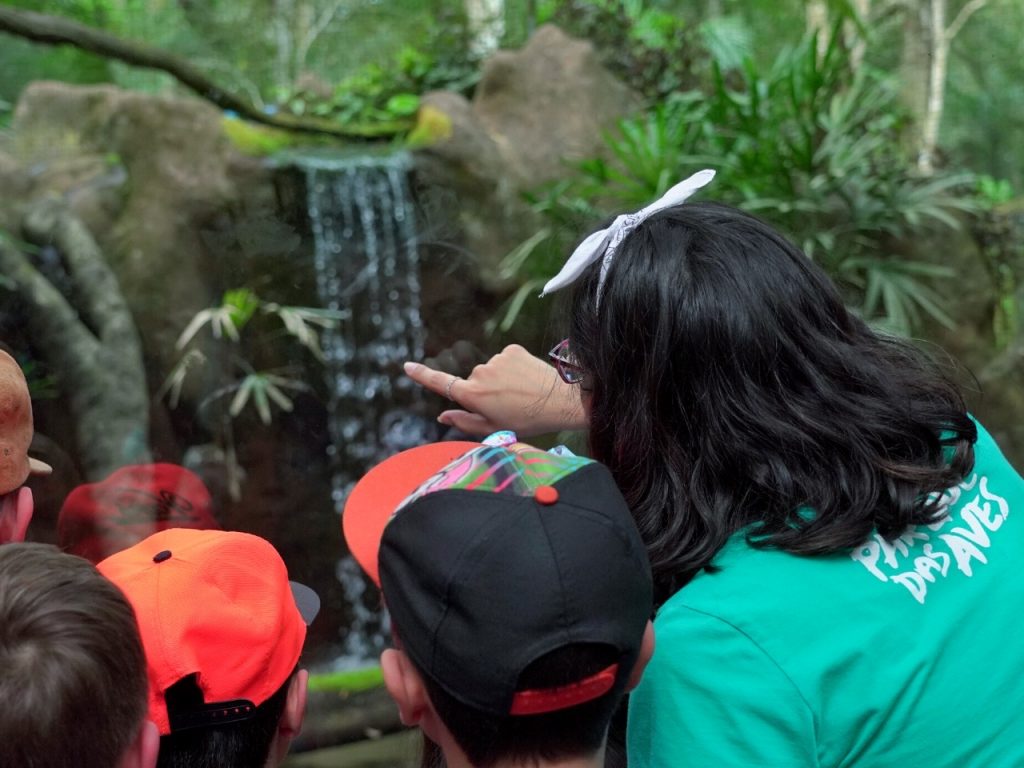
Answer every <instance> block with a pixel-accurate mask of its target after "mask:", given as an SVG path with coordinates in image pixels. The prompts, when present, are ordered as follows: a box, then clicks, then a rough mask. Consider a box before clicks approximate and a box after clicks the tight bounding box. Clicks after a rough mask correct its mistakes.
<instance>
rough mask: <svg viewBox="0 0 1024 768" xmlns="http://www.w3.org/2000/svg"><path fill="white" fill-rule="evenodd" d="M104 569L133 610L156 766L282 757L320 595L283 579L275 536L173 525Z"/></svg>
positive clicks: (294, 725)
mask: <svg viewBox="0 0 1024 768" xmlns="http://www.w3.org/2000/svg"><path fill="white" fill-rule="evenodd" d="M97 567H98V569H99V571H100V573H102V574H103V575H104V576H106V577H107V578H108V579H110V580H111V581H112V582H114V583H115V584H116V585H117V586H118V587H120V588H121V590H122V591H123V592H124V593H125V596H126V597H127V598H128V600H129V602H130V603H131V604H132V607H133V608H134V609H135V615H136V617H137V618H138V622H139V631H140V634H141V635H142V645H143V647H144V649H145V652H146V663H147V668H148V673H149V718H150V719H151V720H152V721H153V722H155V723H156V725H157V728H158V729H159V731H160V755H159V761H158V763H157V765H158V768H188V767H189V766H201V765H210V766H213V765H216V766H219V767H220V768H255V767H257V766H259V767H260V768H263V767H264V766H265V767H267V768H271V767H272V766H275V765H277V764H278V763H279V762H280V761H281V760H283V759H284V756H285V754H286V753H287V751H288V745H289V743H290V742H291V739H292V737H294V736H295V735H296V734H297V733H298V731H299V728H300V726H301V725H302V719H303V714H304V711H305V706H306V682H307V677H308V676H307V673H306V671H305V670H301V669H298V666H297V665H298V662H299V656H300V655H301V653H302V645H303V642H304V641H305V638H306V626H307V625H308V624H309V622H311V621H312V620H313V617H314V616H315V615H316V613H317V611H318V610H319V607H320V600H319V598H318V597H317V596H316V594H315V593H314V592H313V591H312V590H311V589H309V588H308V587H304V586H303V585H301V584H296V583H295V582H291V581H289V580H288V572H287V569H286V568H285V564H284V561H282V560H281V557H280V555H278V553H277V551H276V550H275V549H274V548H273V547H272V546H271V545H270V543H269V542H267V541H266V540H264V539H261V538H259V537H258V536H253V535H251V534H248V533H238V532H234V531H213V530H193V529H184V528H172V529H169V530H166V531H161V532H159V533H155V534H153V535H152V536H150V537H149V538H147V539H145V540H143V541H141V542H140V543H138V544H136V545H135V546H133V547H130V548H128V549H125V550H122V551H121V552H118V553H117V554H114V555H111V556H110V557H108V558H107V559H106V560H104V561H103V562H101V563H100V564H99V565H98V566H97Z"/></svg>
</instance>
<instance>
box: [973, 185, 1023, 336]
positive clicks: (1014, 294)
mask: <svg viewBox="0 0 1024 768" xmlns="http://www.w3.org/2000/svg"><path fill="white" fill-rule="evenodd" d="M977 184H978V186H977V196H978V205H979V207H980V208H981V214H980V215H979V216H977V217H976V218H975V219H974V221H973V222H972V227H971V229H972V232H971V234H972V236H973V237H974V240H975V242H976V243H977V244H978V249H979V253H980V256H981V264H982V266H983V267H984V269H985V272H986V274H987V275H988V278H989V281H990V285H991V291H992V293H991V316H992V337H993V341H994V342H995V349H996V351H1002V350H1005V349H1006V348H1007V347H1009V346H1010V344H1011V343H1012V342H1013V341H1014V340H1015V339H1016V338H1017V336H1018V334H1019V333H1020V330H1021V281H1020V278H1019V277H1018V275H1019V273H1020V269H1021V268H1022V267H1024V232H1022V231H1021V223H1020V220H1021V210H1024V206H1022V204H1021V200H1020V199H1019V198H1017V197H1016V195H1015V192H1014V189H1013V185H1012V184H1011V183H1010V182H1009V181H1008V180H1006V179H994V178H992V177H991V176H987V175H981V176H979V177H978V179H977Z"/></svg>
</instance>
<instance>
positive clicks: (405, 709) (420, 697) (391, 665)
mask: <svg viewBox="0 0 1024 768" xmlns="http://www.w3.org/2000/svg"><path fill="white" fill-rule="evenodd" d="M380 669H381V673H382V674H383V675H384V687H385V688H387V689H388V693H389V694H390V695H391V698H392V699H394V701H395V704H397V705H398V714H399V717H401V719H402V724H403V725H419V724H420V722H421V721H422V720H423V716H424V714H426V712H427V708H428V704H427V701H428V699H427V692H426V689H425V688H424V687H423V680H421V679H420V675H419V673H418V672H417V671H416V669H415V667H413V665H412V662H410V661H409V657H408V656H406V655H405V653H403V652H402V651H399V650H395V649H394V648H389V649H388V650H386V651H384V652H383V653H382V654H381V655H380Z"/></svg>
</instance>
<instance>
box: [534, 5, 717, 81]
mask: <svg viewBox="0 0 1024 768" xmlns="http://www.w3.org/2000/svg"><path fill="white" fill-rule="evenodd" d="M537 15H538V22H539V23H546V22H552V23H554V24H557V25H558V26H560V27H562V28H563V29H565V30H566V31H568V32H569V33H570V34H572V35H575V36H576V37H582V38H586V39H587V40H590V41H591V42H592V43H593V44H594V45H595V47H596V48H597V50H598V52H599V53H600V55H601V59H602V61H604V63H605V65H606V66H608V68H609V69H611V70H612V72H614V73H615V74H617V75H618V76H619V77H621V78H622V79H623V80H624V81H625V82H626V83H627V84H629V85H630V86H632V87H633V88H635V89H636V90H638V91H639V92H640V93H642V94H643V95H644V96H646V97H647V98H649V99H650V100H651V101H657V100H660V99H663V98H665V97H666V96H667V95H668V94H670V93H672V92H674V91H677V90H679V89H683V88H690V87H693V86H694V85H695V83H696V73H695V70H696V66H697V59H696V57H695V54H696V53H698V46H697V45H695V43H696V41H697V38H696V36H695V34H694V32H695V30H693V29H691V28H690V27H689V26H688V25H687V24H686V22H685V21H684V19H683V17H682V16H681V15H679V14H677V13H671V12H669V11H668V10H666V9H664V8H662V7H660V6H659V4H657V3H655V2H650V1H649V0H557V1H555V2H544V3H541V4H540V7H539V8H538V14H537Z"/></svg>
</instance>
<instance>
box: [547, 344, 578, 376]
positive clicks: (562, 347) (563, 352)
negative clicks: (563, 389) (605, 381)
mask: <svg viewBox="0 0 1024 768" xmlns="http://www.w3.org/2000/svg"><path fill="white" fill-rule="evenodd" d="M548 359H549V360H551V362H552V363H554V365H555V370H556V371H558V375H559V377H561V379H562V381H564V382H565V383H566V384H582V383H583V378H584V373H583V368H581V367H580V364H579V363H577V362H576V357H575V356H574V355H573V353H572V350H571V349H570V348H569V340H568V339H562V340H561V341H560V342H558V343H557V344H555V346H554V347H553V348H552V349H551V351H550V352H548Z"/></svg>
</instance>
